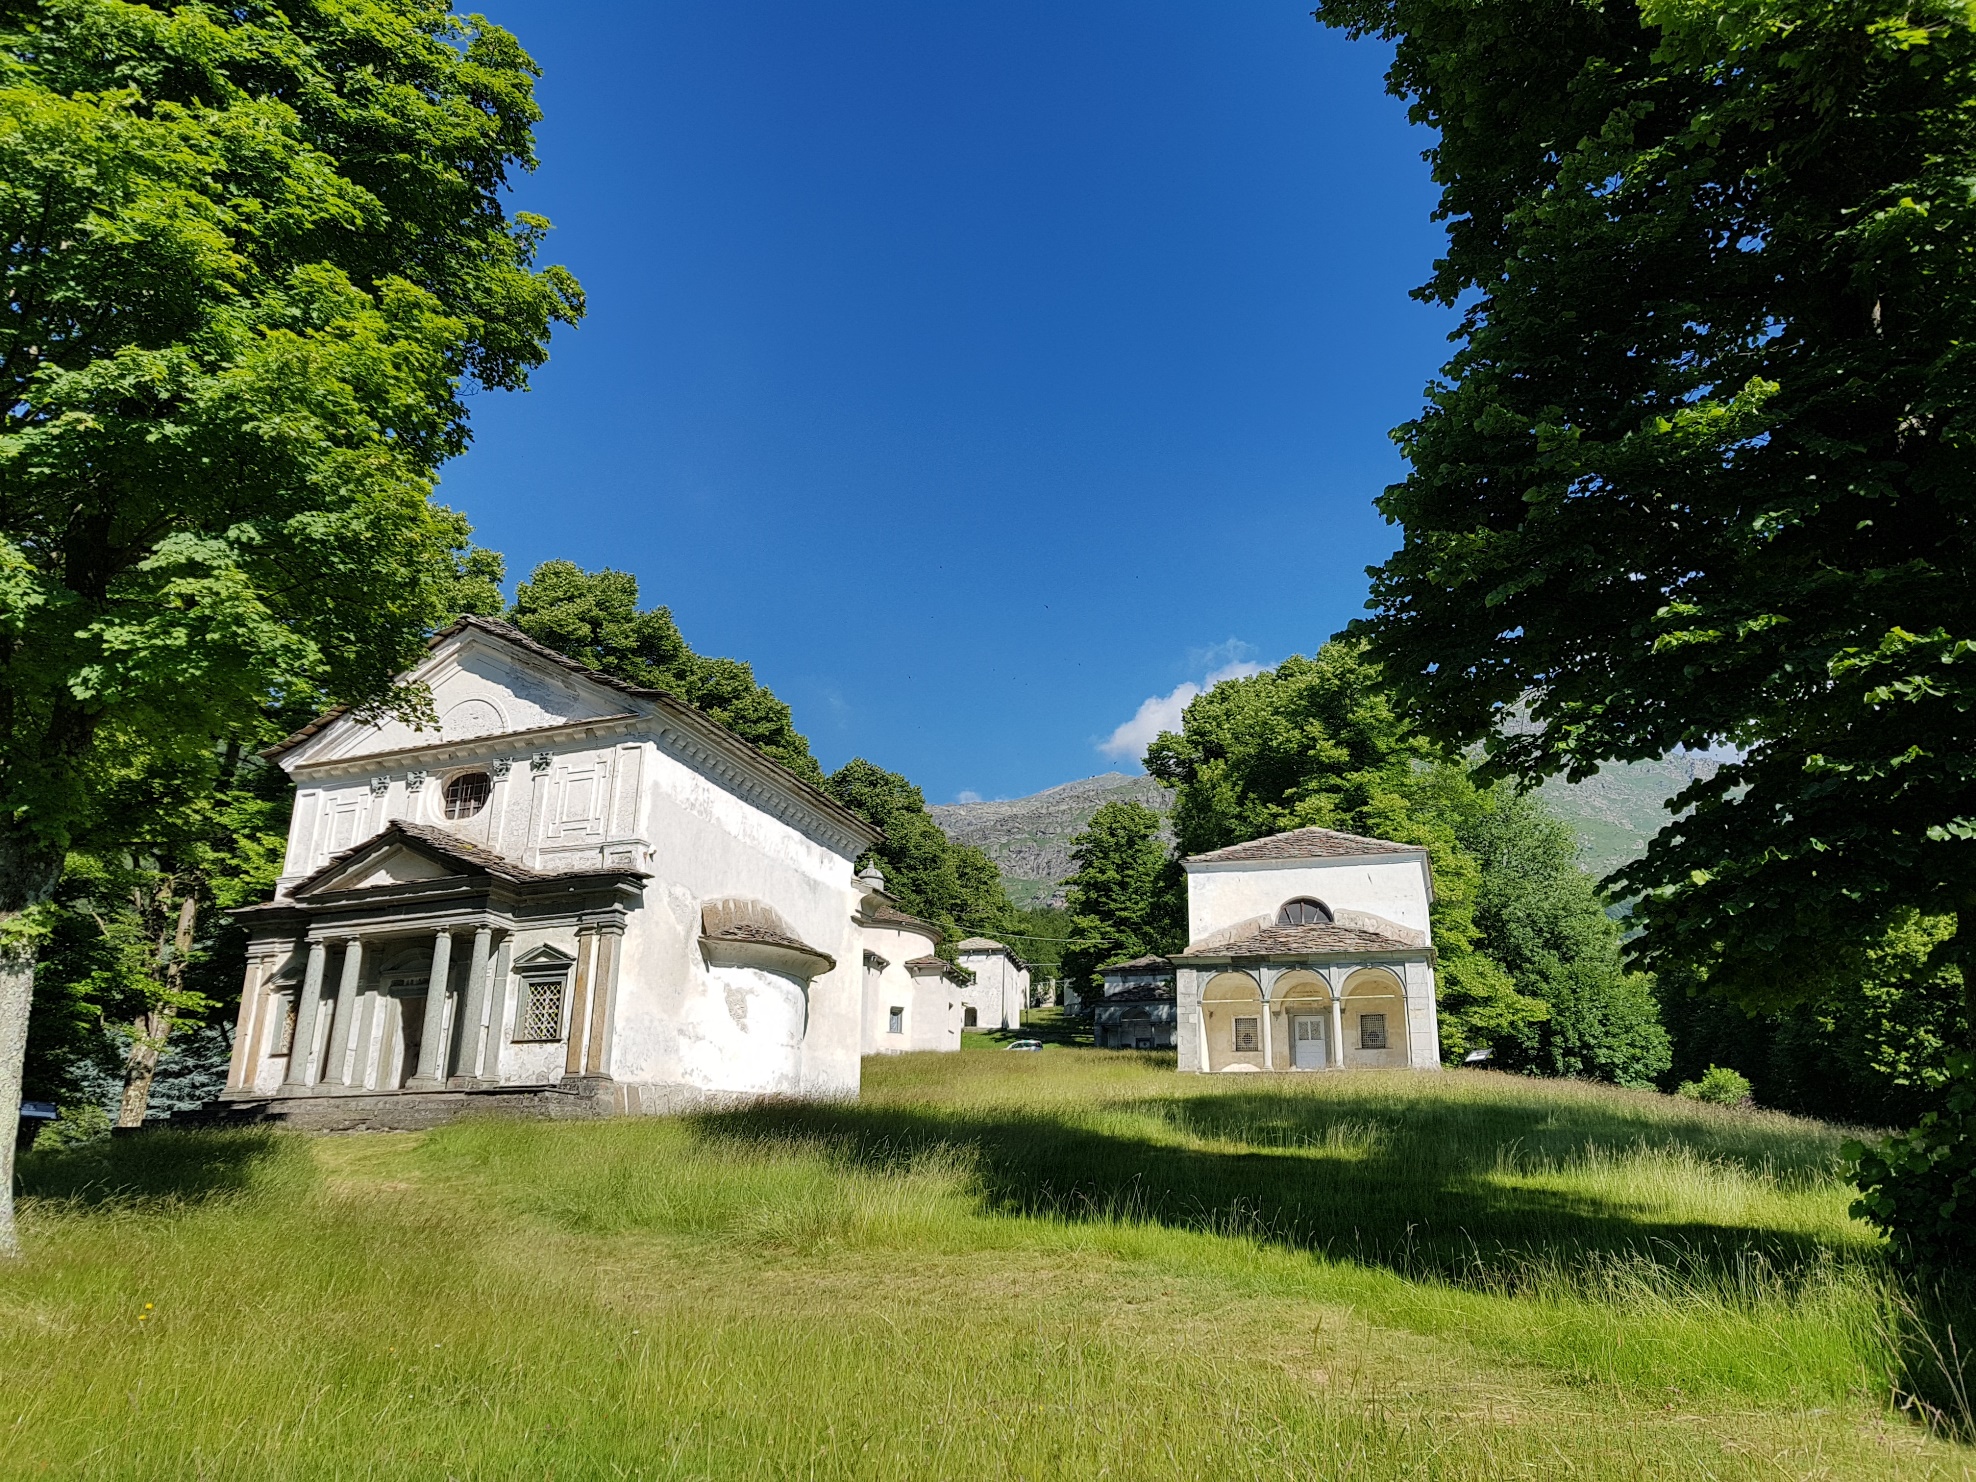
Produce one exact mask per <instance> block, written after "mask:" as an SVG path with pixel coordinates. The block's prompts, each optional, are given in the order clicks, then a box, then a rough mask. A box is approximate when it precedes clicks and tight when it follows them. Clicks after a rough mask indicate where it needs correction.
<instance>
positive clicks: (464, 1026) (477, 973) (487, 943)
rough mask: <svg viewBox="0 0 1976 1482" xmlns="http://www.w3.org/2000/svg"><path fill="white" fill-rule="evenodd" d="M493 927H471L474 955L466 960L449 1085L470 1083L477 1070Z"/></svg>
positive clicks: (492, 944)
mask: <svg viewBox="0 0 1976 1482" xmlns="http://www.w3.org/2000/svg"><path fill="white" fill-rule="evenodd" d="M493 946H494V928H493V927H491V926H481V927H476V928H475V929H474V934H473V958H472V960H471V961H470V962H469V963H468V964H467V987H466V992H465V993H463V994H462V995H461V996H460V997H461V1004H460V1069H459V1072H458V1074H456V1075H455V1076H453V1078H452V1079H451V1080H449V1081H448V1082H447V1084H448V1085H449V1086H471V1085H472V1084H473V1083H474V1081H475V1080H476V1079H478V1076H479V1070H480V1021H481V1018H482V1016H483V1015H485V1014H486V1012H487V966H488V963H487V959H488V958H489V957H490V956H492V955H493Z"/></svg>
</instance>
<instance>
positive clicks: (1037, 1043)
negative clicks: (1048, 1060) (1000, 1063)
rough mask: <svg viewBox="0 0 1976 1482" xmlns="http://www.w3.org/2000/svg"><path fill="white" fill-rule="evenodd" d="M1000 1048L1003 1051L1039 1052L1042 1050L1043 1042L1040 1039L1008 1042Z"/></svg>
mask: <svg viewBox="0 0 1976 1482" xmlns="http://www.w3.org/2000/svg"><path fill="white" fill-rule="evenodd" d="M1002 1048H1003V1049H1005V1050H1040V1049H1042V1048H1043V1042H1042V1041H1041V1040H1040V1039H1018V1040H1010V1041H1009V1043H1008V1044H1006V1045H1004V1046H1003V1047H1002Z"/></svg>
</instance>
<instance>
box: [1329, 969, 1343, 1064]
mask: <svg viewBox="0 0 1976 1482" xmlns="http://www.w3.org/2000/svg"><path fill="white" fill-rule="evenodd" d="M1331 1064H1332V1067H1333V1068H1334V1069H1336V1070H1343V1069H1344V1068H1345V1004H1344V1001H1343V1000H1342V999H1340V998H1339V997H1338V985H1337V984H1336V983H1335V982H1334V983H1333V984H1332V985H1331Z"/></svg>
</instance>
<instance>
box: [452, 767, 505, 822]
mask: <svg viewBox="0 0 1976 1482" xmlns="http://www.w3.org/2000/svg"><path fill="white" fill-rule="evenodd" d="M493 793H494V780H493V779H492V778H491V777H489V776H488V775H487V774H486V773H485V772H462V773H461V774H460V775H459V776H457V777H455V778H454V779H453V780H452V781H451V782H449V783H447V784H446V817H447V818H448V819H450V820H452V821H453V822H455V823H457V822H458V821H459V820H461V819H462V818H471V817H473V816H474V814H476V813H478V812H479V811H480V810H481V809H482V808H485V807H486V806H487V800H488V798H490V797H492V796H493Z"/></svg>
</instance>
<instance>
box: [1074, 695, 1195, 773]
mask: <svg viewBox="0 0 1976 1482" xmlns="http://www.w3.org/2000/svg"><path fill="white" fill-rule="evenodd" d="M1200 692H1201V687H1200V686H1199V685H1198V684H1195V683H1194V681H1193V680H1191V679H1190V680H1187V681H1186V682H1185V683H1183V684H1180V685H1177V686H1176V687H1175V688H1174V691H1173V693H1172V694H1170V695H1153V696H1150V697H1148V698H1147V699H1145V700H1142V701H1140V702H1139V710H1138V713H1137V714H1135V715H1134V716H1133V717H1132V719H1130V720H1128V721H1127V722H1126V723H1125V724H1124V725H1122V726H1120V727H1119V728H1118V729H1117V730H1115V731H1113V732H1112V733H1111V738H1110V739H1109V740H1106V741H1100V742H1099V743H1098V750H1100V751H1102V752H1103V753H1104V754H1105V755H1106V756H1108V757H1111V758H1113V759H1114V760H1116V761H1127V760H1130V761H1135V762H1136V761H1138V760H1139V758H1140V757H1142V756H1144V755H1145V754H1146V748H1147V747H1148V746H1150V745H1152V744H1153V738H1154V737H1155V736H1157V735H1159V733H1160V732H1161V731H1177V730H1179V729H1180V712H1181V711H1183V710H1185V709H1186V708H1187V702H1188V701H1189V700H1191V699H1193V698H1194V696H1196V695H1198V694H1199V693H1200Z"/></svg>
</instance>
